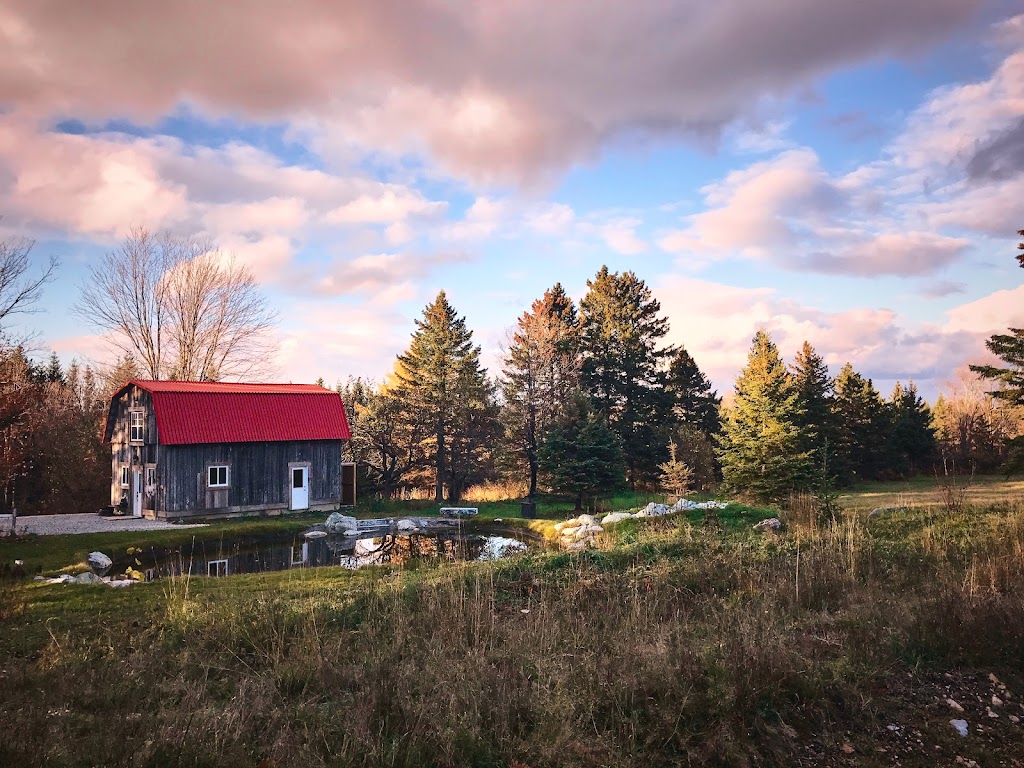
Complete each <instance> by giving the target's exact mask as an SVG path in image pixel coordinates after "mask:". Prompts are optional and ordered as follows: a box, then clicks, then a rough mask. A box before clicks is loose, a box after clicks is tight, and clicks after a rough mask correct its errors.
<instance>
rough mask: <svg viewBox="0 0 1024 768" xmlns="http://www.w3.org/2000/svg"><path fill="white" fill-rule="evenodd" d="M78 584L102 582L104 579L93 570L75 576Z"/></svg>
mask: <svg viewBox="0 0 1024 768" xmlns="http://www.w3.org/2000/svg"><path fill="white" fill-rule="evenodd" d="M75 583H76V584H102V583H103V579H101V578H100V577H99V576H97V575H96V574H95V573H93V572H92V571H86V572H85V573H80V574H78V575H77V576H75Z"/></svg>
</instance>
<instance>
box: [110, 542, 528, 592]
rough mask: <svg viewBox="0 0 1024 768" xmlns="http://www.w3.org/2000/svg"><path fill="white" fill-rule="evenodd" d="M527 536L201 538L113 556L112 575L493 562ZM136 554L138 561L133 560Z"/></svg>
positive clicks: (151, 576)
mask: <svg viewBox="0 0 1024 768" xmlns="http://www.w3.org/2000/svg"><path fill="white" fill-rule="evenodd" d="M528 546H529V543H528V540H527V538H526V537H525V536H524V535H523V534H522V533H521V532H518V531H512V530H508V531H505V530H503V531H501V532H486V533H485V532H479V533H476V532H474V533H467V532H464V531H459V530H436V531H427V532H421V533H413V534H408V535H403V534H399V533H395V532H391V531H389V532H380V531H377V532H374V533H373V535H370V534H367V535H363V534H362V533H360V534H359V535H357V536H336V535H324V534H322V533H316V532H314V533H313V534H312V535H311V536H309V537H306V536H304V535H303V534H301V533H298V534H288V535H287V536H277V537H273V538H264V539H261V540H258V541H252V540H248V541H230V540H222V541H199V542H196V543H195V545H194V546H183V547H181V548H180V549H179V550H176V551H173V552H162V553H159V554H157V553H153V552H150V553H136V554H135V555H133V556H129V557H127V558H125V557H121V558H114V567H113V568H112V569H111V572H112V573H120V572H123V571H124V569H125V568H126V567H127V566H129V565H131V566H132V567H134V568H137V569H138V570H139V571H141V572H142V573H143V574H145V577H146V580H147V581H152V580H153V579H158V578H161V577H165V576H178V575H182V574H185V573H189V574H191V575H193V576H231V575H235V574H240V573H262V572H265V571H285V570H289V569H291V568H310V567H316V566H340V567H342V568H363V567H365V566H368V565H406V564H411V563H414V562H427V561H432V562H445V561H449V562H456V561H480V560H497V559H499V558H502V557H507V556H509V555H512V554H515V553H517V552H523V551H525V550H526V549H527V548H528ZM135 558H137V561H136V560H135Z"/></svg>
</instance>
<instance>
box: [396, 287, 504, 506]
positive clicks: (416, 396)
mask: <svg viewBox="0 0 1024 768" xmlns="http://www.w3.org/2000/svg"><path fill="white" fill-rule="evenodd" d="M395 379H396V380H397V382H398V386H397V387H396V390H395V396H396V397H398V398H399V399H400V400H401V402H402V404H403V406H404V410H405V413H406V414H408V415H409V417H410V418H413V419H415V420H416V421H417V422H419V424H421V425H422V426H423V429H424V431H425V432H426V433H427V436H426V437H425V439H424V440H423V442H422V443H421V444H420V449H421V451H422V454H423V462H424V463H425V464H426V465H428V466H430V467H431V468H432V469H433V474H434V501H435V502H437V503H440V502H441V501H443V500H444V487H445V485H446V483H448V482H449V480H450V474H451V468H450V467H449V465H448V460H449V453H450V442H451V440H452V439H453V432H454V431H455V430H456V428H457V425H462V426H463V427H465V425H466V424H467V423H468V420H467V419H466V414H465V411H467V410H469V409H471V408H473V407H475V405H476V404H478V403H480V402H482V401H484V400H485V399H486V384H485V374H484V370H483V369H482V368H481V367H480V347H478V346H474V345H473V332H472V331H470V330H469V329H468V328H467V327H466V319H465V318H464V317H462V318H460V317H458V316H457V314H456V312H455V309H454V308H453V307H452V306H451V304H449V303H448V298H447V297H446V296H445V292H444V291H441V292H440V293H438V295H437V298H436V299H435V300H434V301H433V302H431V303H430V304H428V305H427V306H426V308H425V309H424V310H423V319H422V320H417V321H416V331H415V332H414V333H413V335H412V341H411V342H410V343H409V348H408V349H407V350H406V351H405V354H402V355H399V356H398V362H397V364H396V366H395Z"/></svg>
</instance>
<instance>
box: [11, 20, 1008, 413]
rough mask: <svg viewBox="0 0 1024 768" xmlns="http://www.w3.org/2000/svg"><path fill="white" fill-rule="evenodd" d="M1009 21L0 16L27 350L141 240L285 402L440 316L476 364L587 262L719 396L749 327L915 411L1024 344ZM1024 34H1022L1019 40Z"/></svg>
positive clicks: (89, 334)
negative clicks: (909, 397)
mask: <svg viewBox="0 0 1024 768" xmlns="http://www.w3.org/2000/svg"><path fill="white" fill-rule="evenodd" d="M1020 12H1021V6H1020V5H1019V4H1018V2H1005V1H1003V0H993V1H991V2H986V1H985V0H901V1H900V2H892V0H860V2H856V3H852V2H848V0H776V1H775V2H772V3H765V2H763V0H723V2H717V3H706V2H698V1H697V0H676V1H675V2H670V1H668V0H647V1H645V2H636V1H635V0H602V2H597V3H595V2H585V1H584V0H579V1H578V2H577V1H575V0H566V2H554V3H552V2H550V1H541V0H494V2H487V3H471V2H460V1H459V0H420V2H410V1H409V0H375V2H372V3H371V2H351V1H349V2H331V3H325V2H322V1H321V0H293V1H292V2H290V3H288V4H286V5H282V4H280V3H277V2H270V0H240V1H239V2H232V3H203V2H192V1H189V0H167V1H166V2H160V3H146V2H119V1H117V0H97V1H96V2H92V3H80V2H75V1H74V0H66V1H65V2H60V1H55V2H39V0H5V2H4V3H3V4H2V5H0V51H3V54H0V216H2V219H0V236H4V235H11V234H14V235H25V236H29V237H32V238H34V239H35V240H36V241H37V244H36V247H35V250H34V254H35V255H36V257H38V258H39V259H40V260H42V259H44V258H45V257H48V256H49V255H51V254H53V255H57V256H59V257H60V259H61V262H62V264H61V268H60V271H59V274H58V277H57V279H56V280H55V281H54V282H53V283H52V284H51V285H50V286H49V287H48V288H47V290H46V293H45V295H44V299H43V302H42V309H43V310H44V311H43V312H42V313H39V314H36V315H33V316H31V317H29V318H28V320H27V322H28V323H29V324H30V326H31V327H32V328H33V329H35V330H37V331H38V334H39V335H38V340H39V341H38V344H39V347H40V350H41V351H42V350H49V349H53V350H56V351H57V352H58V353H59V354H60V355H61V356H62V357H63V358H64V359H65V360H70V359H71V358H72V357H77V358H79V359H90V360H92V361H94V362H103V361H104V360H105V359H106V358H108V357H109V354H110V353H109V351H108V350H106V349H105V348H104V346H103V344H102V341H101V340H100V339H99V338H98V337H97V336H96V330H95V329H92V328H89V327H88V326H87V325H85V324H83V322H82V321H81V320H79V319H76V318H75V317H73V316H71V315H70V314H69V311H68V310H69V307H70V306H71V305H72V304H74V303H75V301H76V300H77V297H78V292H79V285H80V283H81V280H82V278H83V276H84V274H85V269H86V265H87V264H88V262H89V260H90V259H94V258H96V256H97V255H99V254H102V253H103V252H105V251H109V250H112V249H114V248H115V247H116V244H117V242H118V240H119V238H120V237H122V236H123V234H124V233H125V232H126V231H127V230H128V229H129V228H130V227H132V226H145V227H148V228H151V229H154V230H169V231H172V232H176V233H181V234H193V233H203V234H206V235H209V236H212V237H213V238H215V239H216V240H217V242H219V244H220V245H221V247H222V248H223V249H225V250H228V251H231V252H233V253H235V254H236V255H237V257H238V258H239V259H243V260H244V261H245V262H246V263H248V264H249V265H250V266H251V268H252V269H253V271H254V272H255V274H256V275H257V276H258V278H259V280H260V281H261V283H262V284H263V285H264V287H265V290H266V292H267V294H268V296H269V297H270V298H271V300H272V303H273V305H274V306H275V307H276V308H277V310H278V311H279V313H280V315H281V324H280V327H279V329H278V335H279V337H280V338H279V343H280V344H279V349H280V352H279V355H278V359H277V360H276V365H277V369H278V370H277V376H276V377H277V378H280V379H282V380H292V381H308V380H312V379H315V378H316V377H318V376H323V377H324V378H325V379H326V380H327V381H328V382H334V381H338V380H344V379H345V378H347V377H348V376H350V375H362V376H370V377H375V378H378V379H379V378H381V377H382V376H383V375H384V374H385V373H386V372H387V371H388V370H389V369H390V367H391V365H392V362H393V360H394V356H395V354H396V353H398V352H400V351H401V350H402V349H403V348H404V347H405V345H406V343H407V341H408V337H409V334H410V332H411V331H412V329H413V321H414V319H415V318H416V317H417V316H418V315H419V313H420V311H421V310H422V308H423V306H424V305H425V304H426V303H427V301H429V300H430V299H431V298H433V296H434V295H435V294H436V293H437V291H438V290H439V289H442V288H443V289H445V290H446V291H448V294H449V297H450V298H451V300H452V302H453V303H454V305H455V306H456V308H457V310H458V311H459V312H460V313H462V314H465V315H466V317H467V320H468V323H469V325H470V327H471V328H472V329H474V331H475V334H476V339H477V341H478V342H479V343H480V344H482V345H483V347H484V352H485V355H486V357H487V359H488V361H489V363H490V364H491V365H492V366H493V364H494V362H495V361H496V359H497V357H498V355H499V349H500V343H501V340H502V338H503V337H504V335H505V332H506V329H508V328H509V327H510V326H512V325H513V324H514V323H515V320H516V317H517V316H518V315H519V314H520V313H521V312H522V311H523V310H524V309H525V308H527V307H528V306H529V304H530V302H531V301H532V300H533V299H535V298H537V297H538V296H540V295H541V294H542V293H543V291H544V289H545V288H547V287H549V286H551V285H552V284H553V283H555V282H556V281H561V282H562V283H563V285H565V286H566V288H567V290H568V291H569V292H570V293H571V294H572V295H574V296H576V297H577V298H578V297H580V296H582V295H583V293H584V292H585V291H586V281H587V279H588V278H589V277H592V276H593V274H594V273H595V272H596V271H597V270H598V268H599V267H600V266H601V265H602V264H607V265H608V266H609V267H610V268H611V269H613V270H632V271H634V272H636V273H637V274H638V275H639V276H640V277H641V278H643V279H644V280H645V281H647V283H648V284H649V285H650V286H651V287H652V288H653V290H654V292H655V295H656V297H657V298H658V299H659V300H660V301H661V303H662V306H663V308H664V310H665V312H666V314H667V315H668V317H669V319H670V322H671V329H672V330H671V335H670V339H669V340H670V341H672V342H674V343H683V344H685V345H686V347H687V348H688V349H689V350H690V351H691V352H692V353H693V355H694V356H695V357H696V359H697V361H698V363H699V364H700V365H701V366H702V368H704V369H705V370H706V371H707V372H708V373H709V375H711V377H712V378H713V379H714V381H715V383H716V384H717V385H718V386H719V387H720V388H722V389H723V390H724V389H727V388H728V387H729V386H731V382H732V380H733V378H734V377H735V375H736V373H737V372H738V370H739V368H740V367H741V366H742V364H743V362H744V360H745V356H746V352H747V349H748V348H749V344H750V339H751V336H752V335H753V333H754V331H755V330H756V329H757V328H759V327H764V328H767V329H769V330H770V331H771V332H772V335H773V337H774V338H775V340H776V341H777V342H778V343H779V346H780V348H781V349H782V351H783V353H784V355H786V356H787V357H792V355H793V353H794V352H795V351H796V349H797V348H798V347H799V345H800V344H801V343H802V341H803V340H804V339H807V340H809V341H810V342H811V343H812V344H814V345H815V346H816V347H817V348H818V350H819V351H820V352H821V353H823V354H824V355H825V357H826V360H827V361H828V362H829V364H830V365H831V366H832V367H833V370H834V371H835V370H838V367H839V366H841V365H842V363H844V362H845V361H847V360H849V361H851V362H852V363H853V364H854V366H855V367H856V368H857V369H858V370H860V371H862V372H863V373H864V374H865V375H868V376H871V377H873V378H874V379H875V381H876V383H877V384H878V385H879V387H880V388H881V389H882V390H883V392H886V393H887V392H888V389H889V388H890V387H891V386H892V383H893V382H894V381H895V380H902V381H907V380H909V379H913V380H914V381H917V382H918V383H919V385H920V386H921V388H922V390H923V391H924V392H925V393H926V394H927V395H929V396H931V395H932V394H933V393H934V392H935V391H936V389H937V388H938V387H939V386H940V385H941V384H942V383H943V382H944V381H946V380H948V379H950V378H951V376H952V373H953V371H954V370H955V369H956V368H957V367H958V366H960V365H962V364H963V363H964V362H966V361H968V360H971V359H978V358H979V357H981V356H982V355H983V352H984V350H983V340H984V339H985V338H986V337H987V336H988V335H989V334H990V333H992V332H993V331H998V330H1001V329H1004V328H1005V327H1006V326H1008V325H1013V324H1016V325H1018V326H1019V325H1021V324H1024V286H1022V276H1024V272H1022V271H1021V270H1020V269H1018V268H1017V265H1016V262H1015V260H1014V258H1013V257H1014V254H1015V252H1016V248H1015V245H1016V239H1015V231H1016V230H1017V229H1021V228H1024V15H1020ZM1015 14H1017V15H1015Z"/></svg>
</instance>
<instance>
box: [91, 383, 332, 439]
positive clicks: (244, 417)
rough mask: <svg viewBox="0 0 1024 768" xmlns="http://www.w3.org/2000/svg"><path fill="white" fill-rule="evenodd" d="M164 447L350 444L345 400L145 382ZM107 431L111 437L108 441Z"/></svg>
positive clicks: (282, 390) (313, 391)
mask: <svg viewBox="0 0 1024 768" xmlns="http://www.w3.org/2000/svg"><path fill="white" fill-rule="evenodd" d="M132 385H135V386H137V387H139V388H140V389H143V390H145V391H146V392H149V394H150V396H151V397H152V398H153V410H154V411H155V413H156V428H157V435H158V437H159V440H160V444H161V445H187V444H193V443H261V442H280V441H285V440H348V439H349V438H350V437H351V433H350V431H349V426H348V419H347V418H346V416H345V407H344V406H343V405H342V402H341V395H339V394H338V393H337V392H334V391H332V390H330V389H324V388H323V387H319V386H316V385H315V384H225V383H220V382H204V381H144V380H138V379H133V380H132V381H129V382H128V383H127V384H125V386H124V387H122V388H121V389H120V390H119V391H118V392H117V394H115V395H114V398H113V399H114V400H116V399H117V398H118V397H119V396H120V395H121V394H122V393H123V392H124V391H125V390H126V389H128V387H130V386H132ZM109 429H110V427H109V425H108V435H107V439H108V440H109V439H110V436H109Z"/></svg>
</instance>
